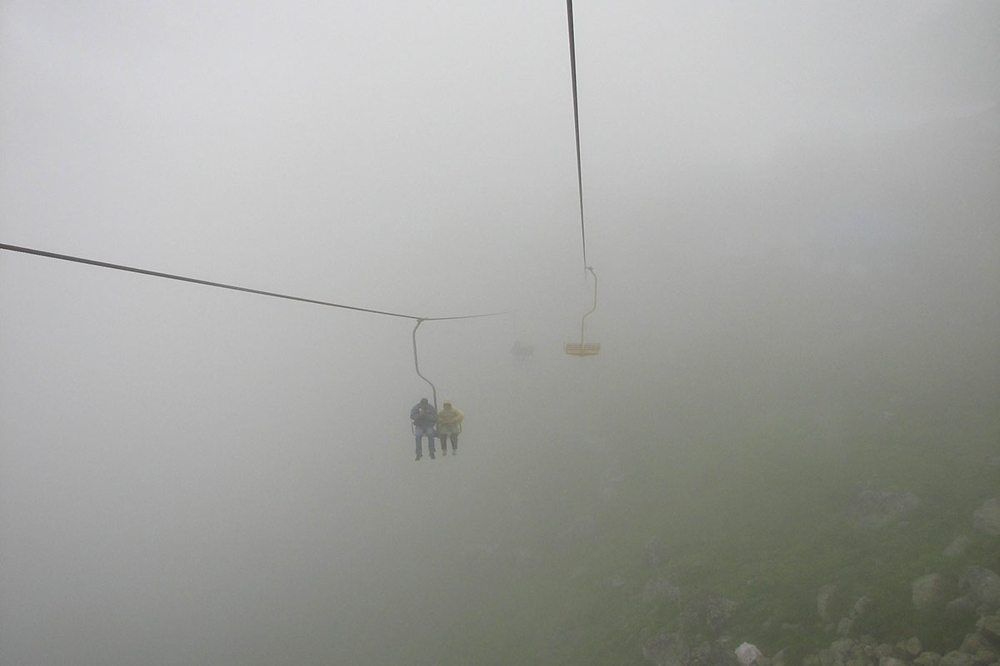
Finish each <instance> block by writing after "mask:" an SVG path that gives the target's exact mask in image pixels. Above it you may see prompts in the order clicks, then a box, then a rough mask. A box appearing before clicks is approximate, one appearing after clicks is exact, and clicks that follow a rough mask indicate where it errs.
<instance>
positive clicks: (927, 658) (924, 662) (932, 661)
mask: <svg viewBox="0 0 1000 666" xmlns="http://www.w3.org/2000/svg"><path fill="white" fill-rule="evenodd" d="M940 662H941V655H939V654H938V653H937V652H921V653H920V655H919V656H917V658H916V659H914V660H913V665H914V666H939V664H940Z"/></svg>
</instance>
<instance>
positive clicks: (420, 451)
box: [416, 431, 424, 460]
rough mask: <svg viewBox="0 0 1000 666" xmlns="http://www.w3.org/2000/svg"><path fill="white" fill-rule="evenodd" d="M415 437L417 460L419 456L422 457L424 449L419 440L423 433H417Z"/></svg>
mask: <svg viewBox="0 0 1000 666" xmlns="http://www.w3.org/2000/svg"><path fill="white" fill-rule="evenodd" d="M418 432H419V431H418ZM416 439H417V460H420V459H421V458H423V457H424V450H423V447H422V446H421V445H420V440H421V439H423V435H417V436H416Z"/></svg>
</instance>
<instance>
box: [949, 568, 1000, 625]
mask: <svg viewBox="0 0 1000 666" xmlns="http://www.w3.org/2000/svg"><path fill="white" fill-rule="evenodd" d="M958 587H959V589H960V590H962V591H963V592H967V593H968V594H967V595H966V596H967V598H968V599H969V600H970V601H972V602H973V603H974V604H975V606H976V612H978V613H979V614H980V615H986V614H987V613H988V612H989V611H990V610H994V609H997V608H1000V576H997V575H996V574H995V573H993V572H992V571H990V570H989V569H986V568H985V567H975V566H973V567H969V568H968V569H966V570H965V573H963V574H962V577H961V578H960V579H959V581H958Z"/></svg>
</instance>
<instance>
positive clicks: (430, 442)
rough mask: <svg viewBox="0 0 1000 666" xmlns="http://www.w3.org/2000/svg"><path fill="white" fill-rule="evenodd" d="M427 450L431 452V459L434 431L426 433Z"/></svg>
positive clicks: (432, 458) (432, 455) (432, 456)
mask: <svg viewBox="0 0 1000 666" xmlns="http://www.w3.org/2000/svg"><path fill="white" fill-rule="evenodd" d="M427 450H428V451H430V453H431V460H434V431H433V430H431V431H430V432H429V433H427Z"/></svg>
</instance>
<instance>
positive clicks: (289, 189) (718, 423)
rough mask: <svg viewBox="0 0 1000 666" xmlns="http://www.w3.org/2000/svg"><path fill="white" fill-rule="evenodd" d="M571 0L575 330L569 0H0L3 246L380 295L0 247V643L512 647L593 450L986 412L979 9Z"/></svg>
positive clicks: (693, 448) (598, 476) (472, 653)
mask: <svg viewBox="0 0 1000 666" xmlns="http://www.w3.org/2000/svg"><path fill="white" fill-rule="evenodd" d="M574 10H575V23H576V50H577V73H578V77H579V104H580V130H581V142H582V162H583V183H584V187H583V189H584V201H585V213H586V217H585V229H586V243H587V260H588V263H589V264H590V265H591V266H592V267H593V268H594V271H595V272H596V274H597V276H598V280H599V282H598V307H597V310H596V311H595V312H594V313H593V314H592V315H590V316H589V317H588V319H587V339H588V341H595V342H600V343H601V346H602V349H601V353H600V354H599V355H597V356H594V357H589V358H576V357H572V356H567V355H565V354H564V353H563V347H562V346H563V343H565V342H574V341H578V340H579V335H580V318H581V317H582V316H583V314H584V313H585V312H587V310H589V309H590V307H591V305H592V299H593V286H594V283H593V279H592V278H588V277H587V276H586V274H585V272H584V270H583V263H582V261H581V259H582V242H581V241H582V239H581V224H580V211H579V207H578V191H577V179H576V176H577V174H576V153H575V144H574V133H573V116H572V97H571V90H570V78H569V77H570V70H569V57H568V40H567V34H566V7H565V6H564V5H563V4H562V3H559V2H551V3H539V2H509V1H508V2H494V1H492V0H490V1H481V2H474V3H469V2H444V1H442V2H437V3H430V4H427V5H423V4H420V3H401V2H389V3H375V6H372V7H369V6H367V5H366V4H364V3H340V2H332V3H320V2H309V1H306V2H295V3H290V4H289V3H285V4H281V5H278V4H273V3H271V4H269V3H259V2H253V3H225V2H210V3H197V2H174V3H166V4H163V5H154V4H150V3H128V2H117V1H113V0H109V1H107V2H95V3H82V4H79V3H59V2H38V1H33V2H27V1H25V2H21V1H18V0H12V1H7V2H4V3H2V5H0V12H2V14H0V243H4V244H8V245H12V246H20V247H26V248H33V249H37V250H43V251H47V252H54V253H60V254H66V255H72V256H76V257H83V258H88V259H93V260H97V261H103V262H110V263H115V264H122V265H125V266H131V267H138V268H142V269H146V270H151V271H158V272H164V273H170V274H176V275H181V276H187V277H193V278H197V279H202V280H207V281H212V282H219V283H224V284H233V285H239V286H242V287H246V288H249V289H256V290H262V291H269V292H277V293H282V294H292V295H295V296H299V297H302V298H306V299H314V300H321V301H327V302H333V303H338V304H343V305H349V306H353V307H358V308H366V309H372V310H380V311H387V312H391V313H399V314H402V315H406V317H394V316H385V315H378V314H371V313H366V312H359V311H354V310H347V309H338V308H331V307H323V306H319V305H315V304H309V303H302V302H295V301H289V300H281V299H275V298H269V297H267V296H262V295H258V294H250V293H242V292H236V291H230V290H222V289H217V288H212V287H209V286H205V285H198V284H190V283H184V282H178V281H170V280H164V279H161V278H156V277H151V276H148V275H139V274H135V273H128V272H122V271H115V270H108V269H104V268H99V267H95V266H87V265H81V264H78V263H70V262H65V261H58V260H55V259H50V258H44V257H39V256H33V255H29V254H24V253H17V252H12V251H3V252H0V664H69V663H72V664H77V665H80V666H86V665H107V664H137V663H144V664H241V665H243V664H262V665H263V664H269V665H271V664H296V665H302V664H396V663H414V664H468V663H482V664H488V663H511V662H508V661H505V659H506V658H507V657H508V656H509V655H511V654H516V651H514V647H512V646H534V645H535V643H537V642H538V641H539V637H538V636H537V635H534V634H533V633H532V626H533V623H534V622H535V621H536V620H537V618H538V617H539V614H544V613H546V612H548V611H542V610H538V609H540V608H543V607H545V604H547V603H549V604H552V606H553V607H554V608H559V607H560V601H559V598H560V594H561V593H559V592H556V593H554V594H553V593H552V591H551V590H542V589H532V588H531V587H530V585H527V584H525V583H524V582H523V581H521V579H519V578H518V575H517V573H516V572H517V571H518V570H517V568H516V566H514V565H510V566H506V565H505V566H496V562H497V561H504V562H508V561H510V560H511V558H513V559H514V560H518V558H520V559H530V558H532V557H533V558H536V559H545V558H546V557H550V558H553V559H559V558H562V557H563V552H564V550H561V549H565V548H566V546H565V544H564V542H563V541H560V540H559V539H558V538H555V537H557V536H558V535H560V534H563V533H564V532H565V531H566V530H567V529H571V528H572V527H573V525H574V524H576V523H575V522H574V521H577V520H578V519H579V518H580V516H581V515H584V516H586V515H589V512H591V511H592V509H591V508H589V507H591V505H593V506H603V507H605V508H604V509H602V510H604V511H607V512H608V514H609V515H611V516H613V517H614V520H613V524H615V525H618V526H620V528H616V529H615V530H613V534H611V535H609V536H608V538H609V539H612V538H619V537H622V535H623V534H626V533H627V531H628V530H629V528H630V525H632V523H631V522H630V521H633V520H638V519H637V518H636V516H635V515H634V514H633V513H630V511H629V509H628V507H627V506H625V505H624V504H616V503H615V502H616V500H615V499H614V498H613V497H612V498H611V499H610V500H609V499H608V496H607V492H605V491H606V490H607V488H608V487H610V486H614V484H613V483H611V482H609V479H612V480H613V479H618V478H628V479H630V481H629V483H630V484H632V489H631V491H632V492H635V493H636V494H637V495H642V494H643V492H645V491H644V489H643V487H642V485H641V484H642V483H645V482H652V481H650V479H651V478H652V477H651V476H650V474H651V473H652V472H651V470H653V469H658V466H660V465H665V464H666V465H667V466H668V467H669V472H668V473H669V474H670V475H673V476H671V478H672V479H673V482H672V483H673V484H674V485H671V484H670V483H667V482H663V481H662V480H661V482H660V483H661V486H662V487H665V488H667V490H665V491H664V492H668V493H672V494H671V495H670V496H671V497H673V498H674V499H675V500H676V502H677V503H676V504H675V505H674V506H672V507H671V508H670V510H666V509H665V513H669V514H671V517H670V518H665V519H664V520H666V521H667V522H668V523H670V525H674V523H675V522H676V524H677V530H679V531H678V532H677V534H678V535H681V534H684V533H685V532H683V529H682V527H683V525H682V523H683V524H685V525H686V524H687V523H684V521H692V523H693V521H695V520H696V518H695V516H698V517H699V518H698V519H699V520H700V519H705V520H708V519H707V518H706V515H707V512H708V511H709V509H707V508H706V507H705V506H701V505H696V504H692V505H685V504H684V502H685V499H684V498H685V497H690V495H689V494H687V493H689V491H691V492H694V491H693V490H692V489H693V488H694V485H691V484H694V483H695V481H694V479H706V478H710V477H711V475H712V474H713V473H714V471H713V470H715V469H717V468H721V467H727V466H729V464H731V462H732V461H733V460H746V459H750V458H753V457H755V456H757V455H768V456H769V455H772V454H774V453H775V450H778V449H780V451H778V454H775V456H776V457H775V459H776V460H778V461H779V462H778V465H779V466H780V465H781V464H782V463H781V462H780V461H781V460H788V459H789V458H791V459H795V460H799V459H800V458H801V457H806V458H809V459H811V460H813V461H815V462H816V464H817V465H821V464H823V463H824V461H837V460H842V459H843V456H842V455H841V454H840V453H839V452H840V451H841V450H842V447H843V444H844V442H845V441H847V440H851V438H852V437H854V436H855V434H856V433H857V432H859V430H858V429H859V428H862V427H864V428H869V427H874V426H871V425H870V424H871V423H874V422H875V420H876V419H877V417H878V415H880V414H884V413H888V412H890V411H892V412H901V411H906V412H907V413H909V414H912V415H913V418H914V419H915V421H914V423H915V422H917V421H919V422H920V424H921V425H920V427H921V429H922V431H923V432H926V433H927V437H928V439H932V438H934V437H938V436H940V440H941V441H942V444H943V442H944V441H945V440H947V438H948V436H949V434H954V433H955V432H957V431H961V432H972V433H975V437H982V436H987V435H988V436H989V437H992V438H993V441H994V443H995V438H996V434H997V432H1000V430H998V427H997V425H996V415H997V414H1000V384H998V378H1000V348H998V344H997V341H998V340H1000V337H998V334H1000V297H998V295H1000V262H998V261H997V259H998V256H1000V255H998V252H1000V224H998V221H1000V220H998V211H1000V187H998V183H1000V162H998V155H1000V106H998V104H1000V30H998V29H997V28H998V26H1000V5H998V4H996V3H994V2H989V1H982V2H976V1H968V2H966V1H956V2H951V1H917V2H914V1H912V0H908V1H906V2H902V1H889V0H886V1H880V2H874V3H873V2H867V1H866V2H861V1H853V0H852V1H849V2H822V3H797V2H772V3H764V4H753V5H741V4H733V3H722V2H707V3H697V4H692V3H651V2H637V1H635V2H633V1H624V2H623V1H618V2H594V3H588V2H578V3H577V4H576V5H575V7H574ZM492 313H501V314H497V315H496V316H489V317H482V318H471V319H454V320H443V321H424V322H422V323H421V324H420V326H419V328H417V329H416V334H415V335H416V341H417V347H418V354H419V365H420V371H421V373H422V374H424V375H425V376H426V377H427V378H428V379H429V380H430V381H431V382H433V385H434V388H435V389H436V396H437V401H438V404H439V405H440V404H441V403H442V402H443V400H444V399H446V398H447V399H452V400H454V402H455V404H456V406H457V407H458V408H460V409H462V410H463V411H464V412H465V414H466V422H465V429H464V432H463V434H462V435H461V438H460V444H459V455H457V456H448V457H447V458H442V457H440V456H439V457H438V459H436V460H433V461H432V460H430V459H428V458H426V457H425V458H424V459H423V460H421V461H419V462H415V461H414V451H413V449H414V443H413V438H412V435H411V433H410V423H409V419H408V415H409V409H410V407H411V406H412V405H413V404H414V403H416V402H417V401H418V400H419V399H420V398H421V397H428V398H430V397H431V396H432V391H431V387H430V386H428V385H427V384H426V383H425V382H424V381H423V380H422V379H421V378H420V377H419V376H418V375H417V373H416V372H415V367H414V360H415V359H414V347H413V340H414V337H413V336H414V326H415V324H416V321H415V320H414V319H412V318H408V317H420V318H428V319H431V318H439V317H462V316H466V315H479V314H492ZM519 340H520V341H524V342H526V343H527V344H530V345H532V346H533V347H534V354H533V357H532V358H531V359H529V360H528V361H526V362H519V361H517V360H516V359H515V358H514V357H513V356H512V355H511V353H510V349H511V346H512V345H513V344H514V343H515V342H516V341H519ZM901 405H902V406H901ZM859 424H864V425H859ZM914 427H915V426H914ZM796 428H801V429H803V432H806V431H808V433H809V435H808V436H804V437H802V438H799V439H796V438H795V437H791V436H789V437H788V440H787V441H789V442H792V443H791V444H788V446H789V447H790V448H788V449H781V447H780V446H778V445H774V447H772V449H768V450H766V451H765V450H758V449H756V448H754V447H755V446H757V445H756V444H753V442H757V441H760V440H759V439H752V440H751V439H750V438H748V436H747V433H757V434H759V433H763V432H769V433H776V432H780V433H785V434H787V433H791V432H793V431H795V429H796ZM983 433H986V435H984V434H983ZM782 441H785V440H782ZM748 442H749V443H748ZM781 446H785V445H784V444H782V445H781ZM779 454H780V455H779ZM665 461H669V463H666V462H665ZM727 461H728V462H727ZM639 470H644V472H640V471H639ZM609 484H610V486H609ZM661 489H662V488H661ZM691 501H694V500H691ZM609 502H610V504H609ZM609 507H610V508H609ZM746 510H747V511H749V510H750V509H749V508H748V509H746ZM760 510H761V511H762V512H763V511H764V510H765V509H764V507H761V508H760ZM740 515H743V514H740ZM670 521H674V522H670ZM717 527H718V528H719V529H720V530H721V529H722V528H723V525H722V524H721V523H720V524H719V525H718V526H717ZM635 529H636V530H637V531H639V532H641V533H642V535H643V536H646V535H647V533H646V532H645V531H643V530H646V529H647V521H645V520H643V521H642V526H641V527H639V526H635ZM663 529H665V530H666V529H668V528H667V527H664V528H663ZM671 529H672V528H671ZM553 535H555V537H554V536H553ZM678 538H680V536H678ZM579 556H580V553H573V552H568V553H566V554H565V560H566V562H567V563H568V564H567V568H568V567H569V566H571V565H572V560H573V558H575V557H579ZM504 558H506V559H504ZM518 561H520V560H518ZM563 605H565V604H563ZM528 653H530V654H538V652H537V649H535V647H532V648H531V649H530V650H529V651H528ZM522 663H526V662H522ZM539 663H546V662H545V659H543V658H541V657H539ZM550 663H555V662H550ZM636 663H641V661H640V660H638V658H637V662H636Z"/></svg>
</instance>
